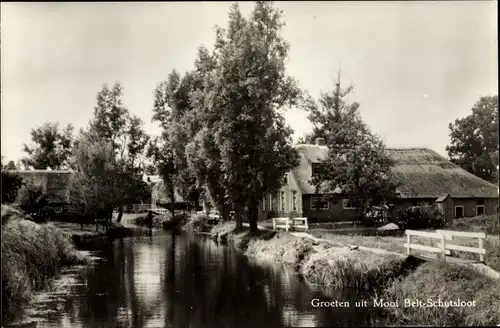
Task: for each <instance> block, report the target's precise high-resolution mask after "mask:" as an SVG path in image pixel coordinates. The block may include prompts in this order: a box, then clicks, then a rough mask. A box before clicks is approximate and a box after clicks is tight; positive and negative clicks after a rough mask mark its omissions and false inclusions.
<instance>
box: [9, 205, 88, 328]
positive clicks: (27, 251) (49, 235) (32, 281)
mask: <svg viewBox="0 0 500 328" xmlns="http://www.w3.org/2000/svg"><path fill="white" fill-rule="evenodd" d="M4 213H9V214H7V215H6V217H8V219H6V220H4ZM1 235H2V321H4V320H8V319H9V318H12V317H14V316H16V315H17V314H18V313H19V311H20V309H21V308H22V305H23V304H25V302H26V301H27V300H29V298H30V296H31V294H32V292H33V291H36V290H40V289H42V288H44V287H46V286H47V284H48V283H49V281H50V278H51V277H53V276H54V275H56V274H57V273H58V271H59V268H60V267H61V266H64V265H70V264H82V263H86V258H84V257H82V256H80V255H79V253H78V252H77V251H76V250H75V248H74V246H73V244H72V243H71V241H70V239H69V236H68V235H67V234H65V233H64V232H63V231H62V230H61V229H59V228H57V227H56V226H55V225H53V224H51V223H49V224H36V223H34V222H32V221H29V220H26V219H25V217H24V216H23V215H22V213H20V212H17V213H16V211H15V210H12V211H9V209H8V208H7V207H4V205H2V233H1Z"/></svg>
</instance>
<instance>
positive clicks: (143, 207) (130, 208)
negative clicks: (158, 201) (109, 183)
mask: <svg viewBox="0 0 500 328" xmlns="http://www.w3.org/2000/svg"><path fill="white" fill-rule="evenodd" d="M149 210H153V211H155V212H157V213H160V214H164V213H166V212H167V211H168V210H167V209H166V208H163V207H158V206H151V204H132V205H126V206H125V208H124V212H125V213H146V212H147V211H149Z"/></svg>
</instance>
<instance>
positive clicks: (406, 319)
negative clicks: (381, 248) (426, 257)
mask: <svg viewBox="0 0 500 328" xmlns="http://www.w3.org/2000/svg"><path fill="white" fill-rule="evenodd" d="M499 290H500V284H499V282H498V281H493V280H490V279H488V278H486V277H484V276H483V275H481V274H479V273H478V272H477V271H476V270H473V269H472V268H470V267H463V266H461V265H456V264H452V263H446V262H428V263H424V264H422V265H421V266H419V267H418V268H417V269H416V270H415V271H413V272H411V273H410V274H409V275H408V276H406V277H401V278H399V279H397V280H395V281H394V282H393V284H392V285H391V286H389V288H386V289H385V290H384V291H383V293H382V295H381V298H384V299H386V300H399V304H400V306H399V307H392V308H390V311H391V312H392V313H391V314H392V318H393V320H394V322H391V325H399V326H407V325H411V326H415V325H423V326H440V327H445V326H450V327H451V326H453V327H462V326H469V327H470V326H494V325H498V323H499V322H500V293H498V291H499ZM407 299H412V300H427V299H431V300H434V301H438V300H441V301H442V302H445V301H457V300H461V301H466V302H468V301H475V305H474V306H449V307H440V306H427V307H425V306H424V307H422V306H403V304H402V302H404V300H407Z"/></svg>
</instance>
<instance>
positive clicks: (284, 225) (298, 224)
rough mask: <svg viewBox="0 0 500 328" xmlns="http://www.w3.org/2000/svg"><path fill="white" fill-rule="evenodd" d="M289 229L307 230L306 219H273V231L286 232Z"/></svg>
mask: <svg viewBox="0 0 500 328" xmlns="http://www.w3.org/2000/svg"><path fill="white" fill-rule="evenodd" d="M290 228H295V229H297V228H298V229H304V230H307V229H309V224H308V223H307V218H287V217H284V218H273V230H276V229H285V230H286V231H288V230H289V229H290Z"/></svg>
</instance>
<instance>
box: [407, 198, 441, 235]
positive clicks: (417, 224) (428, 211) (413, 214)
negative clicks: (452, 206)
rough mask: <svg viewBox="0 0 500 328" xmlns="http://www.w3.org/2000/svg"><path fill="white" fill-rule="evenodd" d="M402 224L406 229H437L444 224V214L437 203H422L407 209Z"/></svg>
mask: <svg viewBox="0 0 500 328" xmlns="http://www.w3.org/2000/svg"><path fill="white" fill-rule="evenodd" d="M399 223H400V225H402V226H403V227H404V228H405V229H428V228H431V229H436V228H441V227H443V226H444V223H445V222H444V215H443V213H442V212H441V210H440V209H439V208H438V207H437V205H436V204H432V205H430V204H426V203H424V204H421V205H419V206H411V207H408V208H407V209H405V210H404V211H403V212H402V214H401V220H400V222H399Z"/></svg>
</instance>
